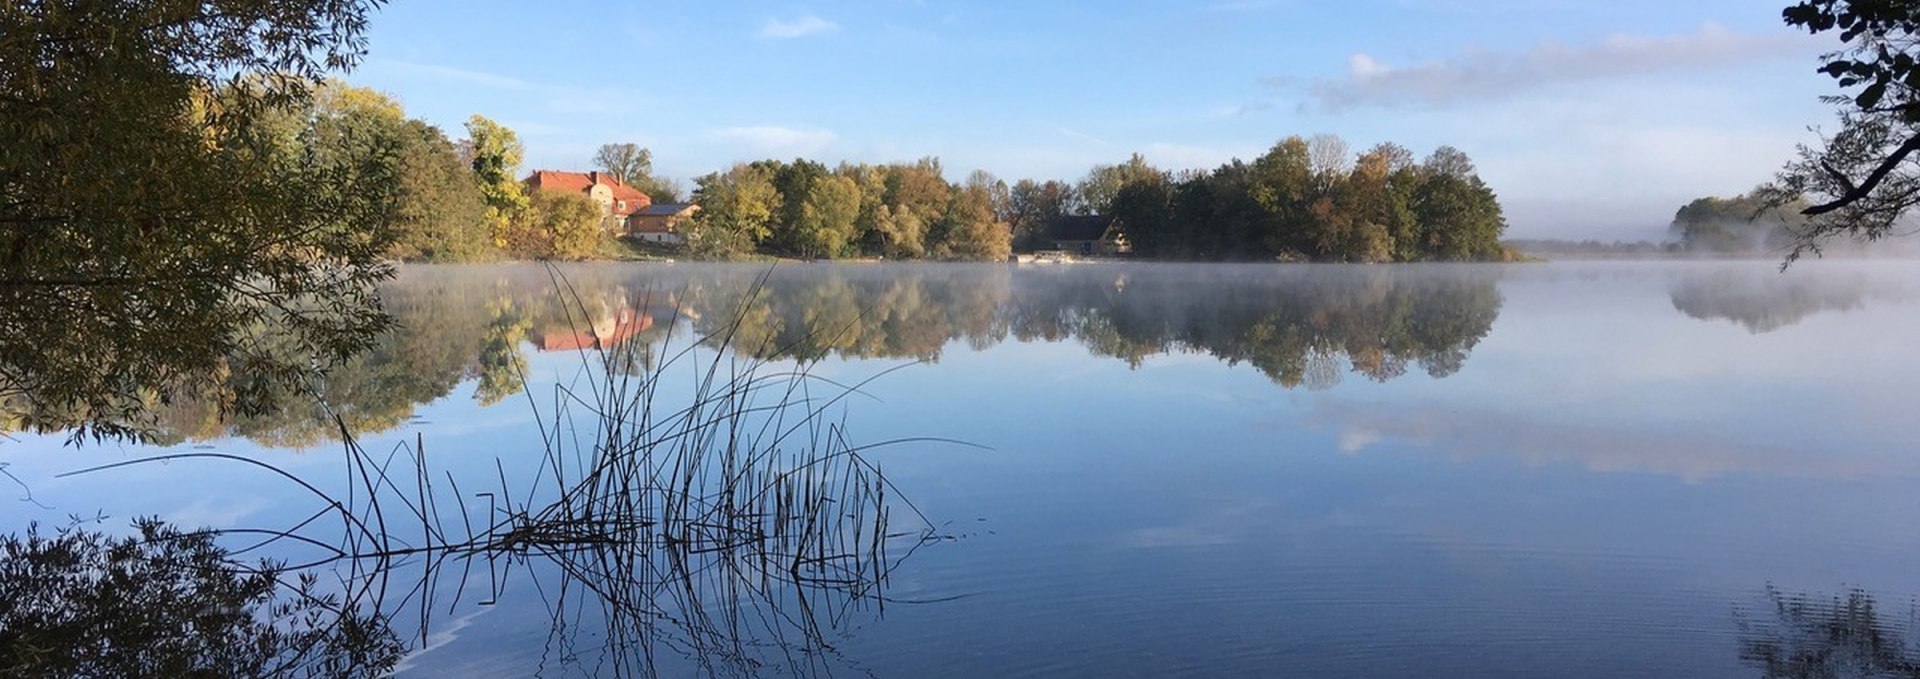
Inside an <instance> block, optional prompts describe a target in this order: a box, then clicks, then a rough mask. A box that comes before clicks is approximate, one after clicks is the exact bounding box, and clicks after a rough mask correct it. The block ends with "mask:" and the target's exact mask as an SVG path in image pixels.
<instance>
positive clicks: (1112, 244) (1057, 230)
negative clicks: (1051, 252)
mask: <svg viewBox="0 0 1920 679" xmlns="http://www.w3.org/2000/svg"><path fill="white" fill-rule="evenodd" d="M1046 233H1047V240H1048V241H1049V242H1052V243H1053V247H1054V249H1056V250H1063V251H1066V252H1071V253H1074V254H1080V255H1124V254H1128V253H1131V252H1133V244H1132V243H1130V242H1128V241H1127V232H1126V229H1125V225H1124V224H1122V223H1121V222H1120V220H1119V219H1117V218H1115V217H1113V216H1110V215H1075V216H1070V217H1061V218H1059V219H1056V220H1053V221H1052V222H1051V223H1049V224H1047V231H1046Z"/></svg>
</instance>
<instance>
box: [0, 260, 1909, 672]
mask: <svg viewBox="0 0 1920 679" xmlns="http://www.w3.org/2000/svg"><path fill="white" fill-rule="evenodd" d="M1703 266H1728V265H1703ZM1735 266H1741V265H1735ZM1753 266H1758V267H1765V266H1768V265H1767V264H1765V263H1760V264H1755V265H1753ZM1849 266H1853V267H1863V268H1854V269H1847V268H1845V267H1849ZM1860 270H1865V271H1868V272H1870V273H1871V274H1872V276H1873V277H1874V278H1873V280H1874V281H1875V282H1876V283H1880V282H1885V283H1887V284H1888V285H1892V284H1895V283H1898V284H1900V285H1906V284H1908V283H1911V282H1912V278H1913V276H1911V275H1909V274H1907V273H1906V271H1905V268H1904V265H1892V264H1876V265H1839V264H1821V265H1819V266H1810V267H1805V268H1803V269H1796V271H1794V272H1792V273H1790V274H1788V275H1806V276H1809V277H1813V278H1817V277H1819V276H1823V275H1831V274H1832V272H1834V271H1851V272H1855V273H1857V272H1858V271H1860ZM1686 271H1687V270H1686V269H1684V268H1682V267H1676V266H1672V265H1631V264H1600V265H1551V266H1529V267H1519V268H1516V269H1515V270H1513V271H1511V272H1509V273H1508V274H1507V275H1506V276H1505V277H1504V278H1502V279H1501V283H1500V292H1501V295H1502V297H1503V299H1504V304H1503V306H1502V307H1501V309H1500V315H1499V318H1498V320H1497V321H1496V323H1495V325H1494V328H1493V330H1492V332H1491V333H1490V334H1489V335H1488V336H1487V337H1486V338H1485V339H1484V340H1483V341H1481V342H1480V343H1479V344H1478V345H1477V346H1476V347H1475V348H1474V350H1473V352H1472V354H1471V356H1470V357H1469V358H1468V359H1467V361H1466V367H1465V368H1464V369H1463V370H1462V371H1460V372H1459V373H1458V374H1455V375H1453V376H1451V377H1448V378H1445V379H1433V378H1430V377H1427V376H1426V375H1424V374H1422V373H1421V372H1420V371H1418V370H1415V371H1412V372H1410V373H1409V374H1408V375H1407V376H1404V377H1401V378H1399V379H1395V380H1391V381H1388V382H1385V383H1374V382H1371V381H1368V380H1367V379H1366V378H1365V377H1364V376H1361V375H1348V376H1346V379H1345V380H1344V381H1342V382H1341V383H1340V384H1339V385H1338V386H1336V387H1334V388H1332V389H1328V390H1325V391H1308V390H1304V389H1303V390H1287V389H1283V388H1281V387H1279V386H1278V385H1276V384H1274V383H1273V382H1271V381H1269V380H1268V379H1267V378H1266V377H1264V376H1263V375H1261V374H1260V373H1259V372H1258V371H1257V370H1254V369H1252V368H1251V367H1250V366H1246V365H1241V366H1227V365H1224V364H1222V363H1220V362H1218V361H1215V360H1212V359H1211V358H1208V357H1206V356H1205V355H1203V354H1174V355H1165V356H1154V357H1150V358H1148V359H1147V360H1146V361H1145V362H1144V363H1143V364H1142V365H1141V366H1140V367H1139V368H1138V369H1129V368H1128V366H1127V365H1126V363H1125V362H1124V361H1121V360H1119V359H1115V358H1108V357H1090V356H1088V355H1087V354H1086V352H1085V349H1084V348H1082V347H1081V346H1080V345H1079V344H1077V343H1075V342H1060V343H1041V342H1035V343H1021V342H1015V341H1007V342H1003V343H1000V344H998V345H996V346H993V347H990V348H988V349H985V350H983V351H976V350H972V349H969V348H968V347H967V345H966V343H965V342H964V341H955V342H952V343H950V344H949V345H948V346H947V348H946V350H945V352H944V353H943V354H942V356H941V358H940V360H939V362H938V363H935V364H929V365H923V366H914V367H911V368H908V369H906V370H903V371H900V372H896V373H893V374H891V375H888V376H886V377H885V378H883V379H881V380H879V381H878V382H877V383H875V384H873V385H871V386H870V387H869V388H868V391H869V392H870V393H871V394H872V395H873V396H874V397H875V399H863V400H861V401H860V402H859V403H856V404H854V406H853V407H852V408H851V410H850V412H849V414H848V421H849V425H850V426H851V429H852V432H853V434H854V436H855V437H856V438H858V439H863V440H876V441H877V440H885V439H892V438H896V437H907V436H943V437H952V438H956V439H962V440H966V441H969V442H973V443H978V444H981V445H983V446H986V447H988V448H989V449H988V450H974V449H968V448H963V447H957V446H942V445H937V444H930V445H914V446H908V447H900V448H893V449H888V450H885V451H881V452H877V453H875V457H876V459H878V460H879V461H880V462H881V464H882V465H883V467H884V468H885V470H886V471H887V472H888V473H889V474H890V475H891V476H892V478H893V479H894V481H895V482H896V483H897V484H898V485H899V486H900V487H901V488H902V489H903V490H904V491H906V492H907V493H908V494H909V495H911V497H912V499H913V500H914V501H915V503H916V504H917V505H918V506H919V507H920V508H921V509H923V510H925V511H926V512H927V513H928V514H929V515H930V516H932V517H934V518H935V519H936V521H939V522H943V523H946V526H945V530H946V531H948V532H950V533H953V534H955V535H957V536H960V537H961V539H960V540H959V541H957V542H953V543H946V544H941V545H937V546H935V547H933V548H931V549H928V550H925V551H924V552H923V553H921V554H918V555H916V556H915V557H914V560H913V561H911V562H909V564H908V565H907V567H906V568H904V569H903V570H902V571H900V572H899V573H898V574H897V575H896V578H895V581H894V583H893V587H894V589H893V590H892V591H891V592H890V593H891V594H892V595H893V596H895V597H898V598H900V599H923V598H938V597H945V596H952V595H968V596H967V597H966V598H963V599H960V600H957V601H952V602H947V603H941V604H926V605H905V604H903V605H898V606H891V607H889V609H888V611H887V615H886V619H885V620H884V621H883V622H880V623H868V624H866V625H864V626H863V628H862V629H861V630H860V631H859V634H857V635H855V636H854V637H853V638H852V639H851V640H849V641H848V642H847V643H846V644H845V645H844V647H843V648H841V650H842V651H843V652H844V653H845V654H846V655H847V656H849V657H851V658H856V659H858V660H859V661H860V662H861V663H862V665H863V668H864V669H870V670H874V671H875V672H876V673H878V674H880V675H882V676H939V675H948V676H1019V675H1026V676H1046V675H1059V674H1074V675H1081V676H1164V675H1172V674H1196V675H1197V674H1205V675H1216V676H1217V675H1243V676H1272V675H1276V674H1298V675H1308V676H1313V675H1342V676H1418V675H1428V676H1443V675H1474V676H1540V675H1555V676H1636V675H1637V676H1645V675H1664V676H1743V675H1745V674H1746V673H1745V672H1742V671H1741V669H1740V667H1739V665H1738V658H1737V652H1738V651H1737V647H1736V643H1735V638H1734V634H1735V629H1734V628H1733V625H1732V615H1731V612H1730V611H1731V608H1730V607H1731V606H1733V605H1734V604H1735V603H1736V602H1743V601H1746V600H1748V599H1749V598H1750V597H1751V596H1752V594H1753V593H1754V592H1755V591H1757V590H1758V589H1760V588H1761V587H1763V586H1765V585H1766V584H1768V583H1769V582H1772V583H1777V584H1779V585H1780V586H1781V587H1782V588H1783V589H1786V590H1788V591H1811V592H1816V593H1818V592H1834V591H1840V590H1842V589H1844V588H1846V587H1849V586H1860V587H1865V588H1867V589H1869V590H1873V591H1878V592H1883V593H1887V594H1888V595H1889V596H1890V597H1891V598H1892V599H1895V600H1898V601H1906V600H1907V599H1908V598H1910V597H1911V596H1913V595H1914V594H1916V593H1920V574H1915V573H1914V572H1913V571H1912V569H1911V560H1912V556H1913V555H1914V554H1917V553H1920V534H1916V533H1915V532H1914V531H1912V530H1911V529H1910V527H1911V525H1912V523H1913V519H1914V517H1916V516H1920V492H1916V491H1920V458H1916V457H1915V455H1916V450H1920V446H1916V445H1915V444H1916V443H1920V434H1917V433H1916V432H1915V431H1914V430H1913V429H1912V428H1911V427H1910V425H1909V424H1908V422H1909V421H1910V419H1909V416H1908V414H1907V413H1906V409H1907V408H1908V407H1910V405H1911V404H1913V403H1916V402H1920V358H1916V357H1915V356H1914V352H1913V347H1915V346H1917V345H1916V342H1915V340H1920V314H1916V313H1915V311H1916V309H1915V303H1914V302H1913V301H1912V300H1908V299H1902V298H1876V299H1874V300H1872V301H1870V302H1869V303H1866V304H1865V305H1863V306H1861V307H1859V308H1855V309H1851V310H1846V311H1833V312H1825V313H1816V314H1813V315H1810V316H1808V317H1806V318H1804V319H1802V320H1801V321H1800V322H1798V323H1796V324H1793V325H1789V326H1786V327H1783V328H1780V329H1778V330H1775V331H1772V332H1766V333H1760V334H1755V333H1752V332H1749V331H1748V330H1747V329H1745V328H1743V327H1741V326H1739V325H1737V324H1735V323H1729V322H1724V321H1703V320H1697V319H1694V318H1690V317H1688V316H1686V315H1683V314H1681V313H1679V312H1676V311H1675V310H1674V308H1673V305H1672V303H1671V302H1670V300H1669V299H1668V294H1669V288H1670V284H1671V282H1672V281H1673V280H1674V278H1675V277H1676V276H1682V275H1686V273H1685V272H1686ZM530 358H531V363H530V371H531V373H532V374H533V375H535V377H536V381H537V382H544V383H552V382H554V381H562V382H573V381H577V380H578V379H579V372H578V371H579V362H578V360H577V359H571V358H569V357H567V356H564V355H556V354H534V355H532V356H531V357H530ZM901 363H903V361H888V360H877V361H838V360H836V361H833V362H829V363H827V364H825V365H824V366H822V369H821V372H822V374H830V375H831V376H832V377H833V378H834V379H836V380H839V381H842V382H846V383H853V382H857V381H858V380H860V379H862V378H864V377H867V376H870V375H873V374H876V373H878V372H879V371H882V370H885V369H888V368H892V367H895V366H898V365H900V364H901ZM470 389H471V385H468V386H465V387H463V388H462V389H460V390H457V391H456V392H455V393H454V394H452V395H451V396H449V397H447V398H445V399H443V400H441V401H440V402H437V403H434V404H430V405H428V406H426V407H424V408H422V409H421V411H420V413H419V420H420V424H417V425H410V426H408V427H404V428H402V429H401V430H398V431H394V432H389V433H386V434H381V435H377V436H372V437H369V438H368V439H367V440H366V441H365V442H364V444H365V446H366V448H368V449H369V450H375V451H380V450H387V449H390V448H391V447H392V446H394V445H397V444H399V443H401V442H404V441H411V440H412V439H413V437H414V435H415V434H416V433H421V434H423V435H424V438H425V441H426V445H427V448H428V451H429V456H430V457H431V458H432V459H433V460H435V461H436V462H437V463H439V464H444V465H446V466H447V467H448V468H449V469H450V470H451V471H452V472H453V473H454V474H455V475H456V476H459V477H460V478H462V479H467V478H478V479H486V478H490V477H491V475H492V474H493V473H494V472H493V466H492V465H493V459H494V457H495V456H496V455H499V456H502V457H504V458H505V459H506V465H507V468H508V472H509V473H513V472H514V464H515V463H516V462H518V463H521V464H523V465H524V464H528V463H530V462H531V460H529V459H526V458H524V457H521V455H522V453H520V452H519V451H533V450H537V449H538V440H539V434H538V431H537V430H536V429H535V428H532V427H530V426H529V425H530V423H531V422H533V421H534V416H533V415H532V414H530V413H529V412H528V406H527V403H528V397H527V396H524V395H523V396H516V397H514V398H511V399H508V400H506V401H504V402H502V403H501V404H498V405H496V406H494V407H491V408H480V407H478V406H477V405H475V404H474V403H473V401H472V399H471V398H470V397H469V394H470ZM533 393H534V394H537V395H538V396H537V397H536V398H534V399H533V401H534V402H535V403H536V404H537V407H538V408H539V409H540V413H541V414H542V416H543V417H544V416H548V415H550V413H551V412H552V410H551V409H552V407H553V406H554V397H553V395H552V392H551V390H549V389H535V390H534V391H533ZM57 444H58V440H57V439H50V438H44V437H26V438H25V439H24V440H23V441H21V442H17V443H7V444H5V448H0V461H5V462H8V463H9V464H10V465H11V466H10V467H9V468H8V470H9V471H10V472H12V473H14V474H16V475H18V476H20V477H21V478H22V479H23V480H26V481H27V482H28V483H29V484H30V485H31V486H32V488H33V490H34V494H35V497H36V498H37V499H38V500H39V501H41V502H43V503H46V504H49V505H52V506H53V507H54V508H55V509H54V510H52V511H45V510H40V509H36V508H32V507H30V506H27V505H24V504H23V505H17V508H18V511H12V510H10V512H9V513H8V515H9V516H11V517H14V520H13V521H9V522H8V523H9V524H10V525H11V524H14V523H18V522H20V521H24V520H27V519H32V518H39V519H42V520H50V521H57V520H58V519H59V517H64V516H65V514H66V513H67V512H79V513H83V514H91V513H92V510H93V509H94V508H95V507H100V508H103V509H105V510H106V511H107V512H108V513H109V514H112V515H114V516H116V517H125V516H130V515H133V514H138V513H153V512H159V513H161V514H163V515H166V516H170V517H173V518H176V519H180V520H192V521H196V522H207V523H212V524H214V525H240V524H247V525H255V524H258V523H261V522H271V521H272V520H274V519H276V518H285V517H290V516H299V515H301V514H296V513H295V511H294V510H293V509H291V508H289V507H288V505H289V503H297V502H299V501H301V499H300V498H297V497H295V496H294V495H293V494H291V493H290V492H289V491H288V488H287V486H286V484H285V483H282V482H279V481H277V480H274V479H272V478H271V477H269V476H267V475H264V474H260V473H256V472H253V471H251V470H247V469H241V468H236V467H234V466H232V465H229V464H226V463H209V462H189V461H182V462H175V463H170V464H167V465H163V466H151V467H138V468H131V469H125V470H119V471H115V472H110V473H107V474H101V475H94V476H88V477H80V478H70V479H63V480H61V479H53V478H51V475H52V474H53V473H55V472H58V471H62V470H66V469H72V468H75V467H78V466H83V465H85V464H94V463H97V461H101V460H114V459H127V458H129V457H132V456H134V455H137V454H139V451H135V450H129V449H121V448H118V447H113V446H107V447H88V448H86V449H84V450H81V451H77V452H76V451H69V450H57V449H55V448H56V446H57ZM214 447H215V448H216V449H218V450H221V451H229V452H237V453H242V454H249V455H259V456H262V457H263V458H264V459H267V460H269V461H271V462H273V463H274V464H277V465H282V466H285V467H288V468H289V469H290V470H291V471H295V472H296V473H300V474H303V475H316V476H319V477H322V478H327V477H329V475H334V476H337V475H338V473H339V470H338V469H337V467H338V466H339V463H338V457H337V456H336V455H330V454H328V451H327V450H325V449H324V447H322V448H321V449H316V450H312V451H306V452H299V453H286V452H274V451H260V450H257V449H255V448H254V447H253V446H251V444H248V443H246V442H244V441H239V440H226V441H220V442H217V443H216V444H214ZM175 450H186V448H180V449H175ZM127 489H137V492H128V491H127ZM301 506H303V507H304V506H306V505H301ZM308 511H311V510H310V509H309V510H308ZM534 609H535V610H533V612H534V613H536V614H537V605H536V606H534ZM515 610H516V611H520V610H521V609H515ZM523 614H524V611H523V612H521V613H516V615H515V616H513V617H514V619H515V620H518V619H519V618H520V617H522V615H523ZM488 617H489V616H481V617H480V618H476V619H472V620H471V622H472V624H473V625H474V628H472V629H463V630H461V633H460V634H459V635H457V637H458V639H466V640H468V641H467V642H465V643H469V644H472V645H471V647H470V652H473V653H479V649H482V648H485V649H488V650H489V651H494V650H498V649H499V648H501V647H502V646H503V645H504V646H511V641H509V640H508V639H510V638H511V637H510V636H508V635H510V633H511V630H516V629H520V628H521V627H524V625H519V624H518V623H509V622H505V621H489V620H488ZM503 620H504V619H503ZM463 624H465V622H463ZM478 640H485V641H484V642H482V641H478ZM542 641H544V640H543V639H542V640H535V641H533V642H529V646H528V647H529V649H533V650H535V651H536V652H537V648H538V646H539V643H540V642H542ZM462 643H463V642H462V641H459V640H456V641H454V642H452V644H450V645H449V647H448V648H445V649H440V650H438V651H436V652H435V653H434V654H428V655H425V656H422V657H421V661H422V664H421V666H420V668H419V669H420V670H421V671H423V672H425V673H427V674H436V673H435V672H432V671H431V670H432V669H433V668H432V667H431V666H430V665H432V664H433V663H432V662H429V661H431V660H432V659H434V658H446V657H448V656H446V655H441V654H442V653H448V652H451V653H452V655H453V657H464V656H461V655H460V652H459V650H458V649H460V648H461V644H462ZM443 669H444V668H443Z"/></svg>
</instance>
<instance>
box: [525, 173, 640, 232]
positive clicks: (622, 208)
mask: <svg viewBox="0 0 1920 679" xmlns="http://www.w3.org/2000/svg"><path fill="white" fill-rule="evenodd" d="M526 184H527V190H529V191H562V192H566V193H578V194H582V195H585V196H586V197H588V198H591V199H593V202H596V203H599V204H600V206H601V207H602V208H605V209H606V211H607V214H610V215H613V216H615V217H619V218H620V220H621V221H622V222H624V221H626V219H627V218H628V217H629V216H632V215H633V213H635V212H639V211H641V210H644V209H646V208H647V206H649V205H652V204H653V199H652V198H650V197H648V196H647V194H645V193H641V192H640V190H639V189H636V188H633V187H631V186H627V184H626V183H625V182H622V181H620V178H619V177H615V176H613V175H611V174H607V173H605V172H561V171H558V170H534V171H533V174H531V175H528V176H527V180H526Z"/></svg>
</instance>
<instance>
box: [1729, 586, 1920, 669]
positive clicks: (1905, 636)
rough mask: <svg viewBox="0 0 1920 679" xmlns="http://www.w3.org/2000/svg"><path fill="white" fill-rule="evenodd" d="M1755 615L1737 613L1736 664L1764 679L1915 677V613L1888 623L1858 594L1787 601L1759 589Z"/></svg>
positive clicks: (1919, 661) (1919, 654)
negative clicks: (1761, 596)
mask: <svg viewBox="0 0 1920 679" xmlns="http://www.w3.org/2000/svg"><path fill="white" fill-rule="evenodd" d="M1760 609H1761V610H1757V611H1755V610H1741V611H1739V615H1738V623H1739V628H1740V637H1741V638H1740V660H1741V661H1743V662H1745V663H1746V664H1747V665H1748V666H1749V667H1753V668H1755V669H1758V670H1760V671H1761V672H1762V675H1761V676H1764V677H1767V679H1880V678H1888V679H1891V678H1895V677H1907V678H1913V677H1920V640H1916V639H1914V638H1913V624H1914V617H1915V613H1916V612H1915V610H1913V609H1912V608H1911V607H1909V609H1908V610H1906V611H1903V612H1900V614H1899V617H1889V616H1887V615H1886V613H1887V611H1886V609H1885V608H1884V607H1883V606H1881V605H1880V603H1879V601H1878V600H1877V599H1876V597H1874V595H1872V594H1871V593H1868V592H1866V591H1864V590H1859V589H1855V590H1852V591H1849V592H1847V593H1846V594H1845V595H1814V594H1788V593H1785V592H1782V591H1780V590H1778V589H1776V588H1774V587H1771V586H1769V587H1767V589H1766V591H1765V602H1764V603H1763V604H1761V606H1760Z"/></svg>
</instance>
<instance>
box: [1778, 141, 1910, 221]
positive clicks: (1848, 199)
mask: <svg viewBox="0 0 1920 679" xmlns="http://www.w3.org/2000/svg"><path fill="white" fill-rule="evenodd" d="M1914 151H1920V134H1916V135H1914V136H1912V137H1908V138H1907V141H1906V143H1903V144H1901V145H1900V148H1897V149H1894V151H1893V153H1891V154H1889V155H1888V156H1887V157H1886V159H1884V160H1882V161H1880V166H1879V167H1876V168H1874V169H1873V172H1872V173H1871V174H1868V175H1867V178H1866V179H1865V180H1862V181H1861V182H1860V184H1859V185H1857V186H1853V187H1852V188H1851V189H1849V190H1848V191H1847V192H1846V193H1845V194H1842V195H1841V196H1840V197H1839V198H1835V199H1833V200H1832V201H1828V202H1825V203H1821V204H1819V205H1814V206H1812V207H1809V208H1807V209H1805V210H1801V211H1800V214H1803V215H1806V216H1808V217H1817V216H1819V215H1824V214H1827V213H1829V212H1833V211H1834V210H1839V209H1841V208H1844V207H1846V206H1848V205H1852V204H1854V203H1857V202H1860V200H1861V199H1863V198H1866V197H1867V195H1868V194H1871V193H1873V190H1874V189H1875V188H1878V187H1879V186H1880V182H1882V181H1885V180H1886V178H1887V175H1889V174H1892V173H1893V170H1894V168H1896V167H1899V166H1900V163H1902V162H1905V161H1906V159H1907V156H1908V155H1911V154H1912V153H1913V152H1914Z"/></svg>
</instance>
